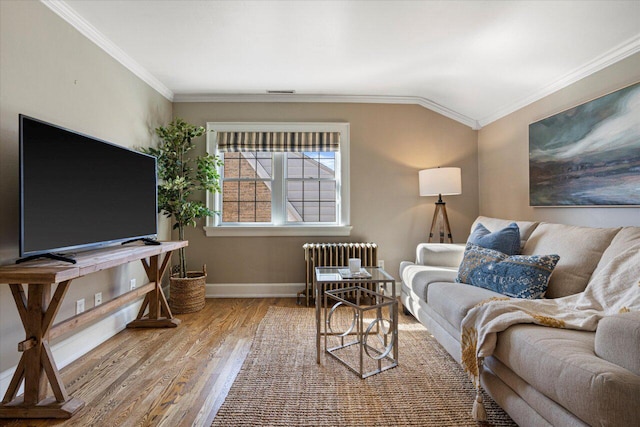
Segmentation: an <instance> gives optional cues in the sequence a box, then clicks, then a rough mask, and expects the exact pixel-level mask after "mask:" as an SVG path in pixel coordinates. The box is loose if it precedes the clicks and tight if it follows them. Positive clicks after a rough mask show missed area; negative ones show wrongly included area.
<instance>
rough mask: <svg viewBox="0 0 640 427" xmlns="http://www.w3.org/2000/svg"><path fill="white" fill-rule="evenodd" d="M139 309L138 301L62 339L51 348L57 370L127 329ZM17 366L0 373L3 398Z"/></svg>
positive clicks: (20, 391)
mask: <svg viewBox="0 0 640 427" xmlns="http://www.w3.org/2000/svg"><path fill="white" fill-rule="evenodd" d="M139 307H140V301H136V302H132V303H131V304H129V305H127V306H125V307H123V308H121V309H120V310H117V311H114V312H111V313H110V314H109V316H108V317H105V318H104V319H102V320H99V321H98V322H96V323H94V324H92V325H91V326H88V327H86V328H84V329H82V330H79V331H77V332H75V333H73V335H70V336H68V337H67V338H64V339H62V340H61V341H59V342H57V343H55V344H53V345H52V346H51V352H52V353H53V357H54V359H55V361H56V365H57V367H58V369H62V368H64V367H65V366H67V365H68V364H70V363H71V362H73V361H75V360H77V359H79V358H80V357H82V356H83V355H85V354H86V353H88V352H89V351H91V350H93V349H94V348H96V347H97V346H99V345H100V344H102V343H103V342H105V341H106V340H108V339H109V338H111V337H113V336H114V335H116V334H117V333H118V332H120V331H122V330H123V329H124V328H126V327H127V323H129V322H130V321H132V320H133V319H135V318H136V315H137V314H138V310H139ZM16 367H17V366H13V367H11V368H9V369H7V370H5V371H3V372H0V394H1V395H2V396H4V394H5V393H6V391H7V389H8V388H9V383H10V382H11V378H12V377H13V373H14V372H15V370H16ZM23 388H24V384H23V385H22V386H20V390H19V391H18V394H21V393H22V392H23Z"/></svg>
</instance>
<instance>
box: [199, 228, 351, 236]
mask: <svg viewBox="0 0 640 427" xmlns="http://www.w3.org/2000/svg"><path fill="white" fill-rule="evenodd" d="M352 228H353V227H352V226H350V225H316V226H313V225H312V226H308V225H305V226H291V225H290V226H275V225H274V226H244V227H237V226H236V227H204V232H205V235H206V236H207V237H269V236H326V237H329V236H349V235H351V229H352Z"/></svg>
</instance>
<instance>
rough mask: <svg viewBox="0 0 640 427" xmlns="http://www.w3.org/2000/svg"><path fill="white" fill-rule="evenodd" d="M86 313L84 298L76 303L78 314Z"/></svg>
mask: <svg viewBox="0 0 640 427" xmlns="http://www.w3.org/2000/svg"><path fill="white" fill-rule="evenodd" d="M83 311H84V298H82V299H79V300H78V301H76V314H80V313H82V312H83Z"/></svg>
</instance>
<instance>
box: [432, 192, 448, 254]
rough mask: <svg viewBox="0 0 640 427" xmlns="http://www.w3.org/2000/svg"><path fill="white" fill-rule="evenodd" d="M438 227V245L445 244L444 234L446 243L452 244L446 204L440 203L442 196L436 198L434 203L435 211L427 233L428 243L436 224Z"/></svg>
mask: <svg viewBox="0 0 640 427" xmlns="http://www.w3.org/2000/svg"><path fill="white" fill-rule="evenodd" d="M438 223H439V224H440V226H439V234H440V243H445V234H446V239H447V240H448V242H447V243H453V237H452V236H451V226H450V225H449V217H448V216H447V207H446V204H445V203H444V202H443V201H442V195H439V196H438V201H437V202H436V210H435V211H434V212H433V220H432V221H431V230H430V231H429V243H431V239H433V233H434V231H435V228H436V224H438Z"/></svg>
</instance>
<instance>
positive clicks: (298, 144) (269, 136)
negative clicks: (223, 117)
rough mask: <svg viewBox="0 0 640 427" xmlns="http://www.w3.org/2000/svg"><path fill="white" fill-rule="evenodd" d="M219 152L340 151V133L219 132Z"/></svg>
mask: <svg viewBox="0 0 640 427" xmlns="http://www.w3.org/2000/svg"><path fill="white" fill-rule="evenodd" d="M218 150H220V151H222V152H229V151H232V152H238V151H275V152H284V151H295V152H302V151H340V132H218Z"/></svg>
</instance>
